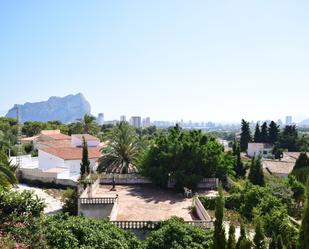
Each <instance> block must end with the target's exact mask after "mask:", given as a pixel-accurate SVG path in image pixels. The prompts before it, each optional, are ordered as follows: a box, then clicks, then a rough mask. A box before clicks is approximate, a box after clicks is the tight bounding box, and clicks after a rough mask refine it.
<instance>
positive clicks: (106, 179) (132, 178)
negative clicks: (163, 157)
mask: <svg viewBox="0 0 309 249" xmlns="http://www.w3.org/2000/svg"><path fill="white" fill-rule="evenodd" d="M113 178H114V179H115V184H117V185H135V184H151V183H152V182H151V180H150V179H148V178H146V177H144V176H142V175H140V174H101V176H100V184H108V185H111V184H113Z"/></svg>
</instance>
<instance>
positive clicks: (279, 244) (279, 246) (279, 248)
mask: <svg viewBox="0 0 309 249" xmlns="http://www.w3.org/2000/svg"><path fill="white" fill-rule="evenodd" d="M283 248H284V246H283V241H282V237H281V235H280V234H279V235H278V237H277V249H283ZM301 249H305V247H301Z"/></svg>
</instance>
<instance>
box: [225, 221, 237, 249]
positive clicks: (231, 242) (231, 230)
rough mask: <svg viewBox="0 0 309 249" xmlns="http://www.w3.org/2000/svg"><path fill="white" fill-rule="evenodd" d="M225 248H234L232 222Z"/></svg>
mask: <svg viewBox="0 0 309 249" xmlns="http://www.w3.org/2000/svg"><path fill="white" fill-rule="evenodd" d="M226 249H236V238H235V226H234V225H233V224H231V225H230V229H229V239H228V241H227V247H226Z"/></svg>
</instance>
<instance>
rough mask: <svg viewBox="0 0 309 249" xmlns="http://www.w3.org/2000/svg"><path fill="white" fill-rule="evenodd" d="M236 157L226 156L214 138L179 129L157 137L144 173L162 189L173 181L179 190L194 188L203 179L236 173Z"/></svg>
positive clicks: (143, 164)
mask: <svg viewBox="0 0 309 249" xmlns="http://www.w3.org/2000/svg"><path fill="white" fill-rule="evenodd" d="M233 165H234V157H233V156H232V155H225V154H224V151H223V147H222V145H220V144H219V143H218V142H217V141H216V139H215V138H213V137H209V136H207V135H205V134H202V132H201V131H197V130H193V131H184V130H182V129H181V128H180V127H179V126H178V125H176V126H175V127H173V128H171V129H170V130H169V131H168V132H167V133H160V134H158V135H157V136H155V138H154V140H153V142H152V143H151V144H150V146H149V148H148V149H147V150H146V152H145V154H144V156H143V158H142V160H141V168H142V173H143V174H144V175H146V176H148V177H150V178H151V179H152V181H153V182H154V183H155V184H157V185H159V186H161V187H167V184H168V181H169V180H170V179H172V180H174V181H175V183H176V188H178V189H182V188H183V187H184V186H185V187H189V188H195V187H196V185H197V184H198V182H199V181H200V180H201V179H202V178H204V177H215V176H217V177H220V178H224V176H225V175H227V174H229V173H232V172H233Z"/></svg>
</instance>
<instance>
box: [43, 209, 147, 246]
mask: <svg viewBox="0 0 309 249" xmlns="http://www.w3.org/2000/svg"><path fill="white" fill-rule="evenodd" d="M46 226H47V227H48V229H47V230H46V240H47V243H48V245H49V246H50V247H51V248H59V249H79V248H89V249H90V248H91V249H101V248H105V249H120V248H121V249H139V248H141V242H140V241H139V240H138V239H137V238H136V237H135V236H134V235H133V234H131V233H128V232H125V231H123V230H121V229H119V228H117V227H115V226H114V225H112V224H110V223H109V222H107V221H104V220H94V219H89V218H85V217H81V216H78V217H74V216H68V215H55V216H50V217H48V218H47V221H46Z"/></svg>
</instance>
